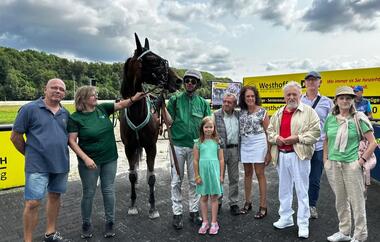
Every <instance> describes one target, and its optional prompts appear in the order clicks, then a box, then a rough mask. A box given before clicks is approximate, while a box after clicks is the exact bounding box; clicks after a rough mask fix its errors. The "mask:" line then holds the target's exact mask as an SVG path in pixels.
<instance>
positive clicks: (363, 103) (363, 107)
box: [354, 86, 372, 119]
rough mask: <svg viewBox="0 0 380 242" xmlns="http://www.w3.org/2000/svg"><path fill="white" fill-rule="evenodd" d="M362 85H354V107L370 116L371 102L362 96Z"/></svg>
mask: <svg viewBox="0 0 380 242" xmlns="http://www.w3.org/2000/svg"><path fill="white" fill-rule="evenodd" d="M363 91H364V89H363V87H362V86H356V87H354V92H355V94H356V97H355V108H356V110H357V111H359V112H363V113H365V115H367V117H368V118H370V119H371V118H372V109H371V103H370V102H369V100H368V99H366V98H364V97H363Z"/></svg>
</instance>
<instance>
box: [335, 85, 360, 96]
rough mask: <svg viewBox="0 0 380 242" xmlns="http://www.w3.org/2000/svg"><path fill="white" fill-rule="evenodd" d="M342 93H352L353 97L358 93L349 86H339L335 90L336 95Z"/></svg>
mask: <svg viewBox="0 0 380 242" xmlns="http://www.w3.org/2000/svg"><path fill="white" fill-rule="evenodd" d="M340 95H350V96H352V97H353V98H354V97H355V96H356V94H355V93H354V90H353V89H352V88H351V87H349V86H341V87H338V88H337V89H336V91H335V97H338V96H340Z"/></svg>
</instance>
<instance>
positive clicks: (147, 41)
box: [144, 38, 149, 50]
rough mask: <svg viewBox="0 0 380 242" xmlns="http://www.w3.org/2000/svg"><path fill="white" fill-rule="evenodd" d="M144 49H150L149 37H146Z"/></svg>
mask: <svg viewBox="0 0 380 242" xmlns="http://www.w3.org/2000/svg"><path fill="white" fill-rule="evenodd" d="M144 49H146V50H149V40H148V38H145V45H144Z"/></svg>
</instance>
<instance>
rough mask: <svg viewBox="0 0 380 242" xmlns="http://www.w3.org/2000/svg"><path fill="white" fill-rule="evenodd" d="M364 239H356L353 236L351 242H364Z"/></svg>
mask: <svg viewBox="0 0 380 242" xmlns="http://www.w3.org/2000/svg"><path fill="white" fill-rule="evenodd" d="M363 241H364V240H358V239H355V238H352V239H351V241H350V242H363Z"/></svg>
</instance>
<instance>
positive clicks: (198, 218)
mask: <svg viewBox="0 0 380 242" xmlns="http://www.w3.org/2000/svg"><path fill="white" fill-rule="evenodd" d="M190 221H191V222H193V223H194V224H196V225H202V221H203V220H202V218H201V216H199V212H190Z"/></svg>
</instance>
